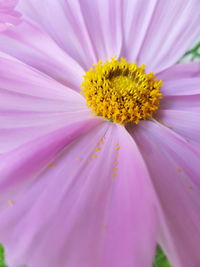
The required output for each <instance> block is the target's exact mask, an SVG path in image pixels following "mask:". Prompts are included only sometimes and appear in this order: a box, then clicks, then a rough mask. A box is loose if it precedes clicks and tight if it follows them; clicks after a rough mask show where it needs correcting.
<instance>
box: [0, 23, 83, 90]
mask: <svg viewBox="0 0 200 267" xmlns="http://www.w3.org/2000/svg"><path fill="white" fill-rule="evenodd" d="M0 50H1V51H3V52H5V53H7V54H9V55H11V56H13V57H16V58H18V59H19V60H21V61H23V62H24V63H26V64H28V65H30V66H33V67H34V68H36V69H38V70H39V71H41V72H43V73H46V74H48V75H49V76H50V77H52V78H54V79H56V80H57V81H59V82H61V83H63V84H64V85H67V86H68V87H70V88H72V89H74V90H76V91H80V84H81V82H82V79H83V78H82V76H83V74H84V70H83V69H82V68H81V66H80V65H79V64H78V63H77V62H76V61H75V60H73V59H72V58H71V57H70V56H69V55H67V54H66V53H65V52H64V51H63V50H62V49H61V48H59V46H57V44H56V43H55V42H54V41H53V40H52V39H51V38H50V37H49V36H48V35H47V34H46V33H45V32H43V31H42V30H40V29H39V28H38V27H37V26H35V25H33V24H32V23H30V22H27V21H23V22H22V23H21V24H20V25H19V26H18V27H15V28H11V29H9V31H6V32H5V33H4V34H2V35H1V36H0Z"/></svg>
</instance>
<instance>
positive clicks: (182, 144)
mask: <svg viewBox="0 0 200 267" xmlns="http://www.w3.org/2000/svg"><path fill="white" fill-rule="evenodd" d="M4 3H5V2H4ZM18 10H19V11H20V12H21V13H23V15H24V17H27V19H24V21H23V22H22V23H21V24H20V25H18V27H11V28H10V29H9V30H7V31H5V32H4V33H3V34H1V36H0V51H1V52H0V125H1V129H0V153H1V154H0V159H1V160H0V200H1V202H0V209H1V213H0V243H2V244H4V245H5V248H6V252H7V261H8V263H7V264H8V265H9V267H16V266H20V265H23V264H25V265H27V266H28V267H148V266H151V264H152V261H153V257H154V253H155V247H156V244H157V243H159V244H160V245H161V246H162V248H163V249H164V251H165V253H166V254H167V256H168V257H169V259H170V261H171V263H172V265H173V266H174V267H197V266H200V253H199V244H200V195H199V190H200V179H199V177H200V168H199V162H200V161H199V160H200V152H199V148H200V115H199V111H200V63H199V62H195V63H187V64H178V65H175V63H176V62H177V61H178V60H179V59H180V57H181V56H182V55H183V54H184V53H185V52H186V51H187V50H188V49H189V48H190V47H191V46H192V44H193V43H194V42H195V40H196V39H197V37H198V36H199V34H200V9H199V0H190V1H188V0H177V1H164V0H163V1H162V0H159V1H156V0H155V1H154V0H152V1H145V0H143V1H142V0H138V1H136V0H135V1H131V0H93V1H91V0H82V1H78V0H73V1H67V0H55V1H50V0H42V1H39V0H21V1H20V3H19V6H18ZM1 12H2V11H1ZM0 14H1V13H0ZM113 56H116V57H117V58H118V59H119V58H121V57H125V58H126V60H127V61H128V62H131V63H132V62H134V61H136V62H137V63H138V65H141V64H143V63H144V64H146V69H147V72H149V71H153V72H154V73H155V74H156V75H157V79H160V80H162V81H164V86H162V87H161V89H160V90H161V93H162V95H163V98H162V100H161V104H160V106H159V108H158V111H157V112H156V113H154V114H153V117H152V118H151V119H148V120H142V121H140V122H139V123H138V124H135V123H128V124H126V125H120V124H118V123H112V122H110V121H109V120H104V119H102V118H101V116H95V115H94V116H92V117H91V116H90V114H91V110H90V109H88V108H87V107H86V100H85V98H84V96H83V95H81V94H80V93H79V92H80V90H81V89H80V85H81V83H82V82H83V75H84V74H85V73H86V72H87V71H88V69H89V68H91V67H92V65H93V64H97V62H98V61H99V60H103V61H105V60H110V58H111V57H113ZM128 73H129V72H128ZM112 77H114V78H116V77H115V75H114V76H112ZM126 78H127V77H125V79H126ZM144 79H145V78H144ZM125 82H126V81H124V83H122V84H123V86H124V84H125ZM128 82H129V81H128ZM97 94H98V92H97ZM144 97H145V94H144ZM128 104H129V103H128Z"/></svg>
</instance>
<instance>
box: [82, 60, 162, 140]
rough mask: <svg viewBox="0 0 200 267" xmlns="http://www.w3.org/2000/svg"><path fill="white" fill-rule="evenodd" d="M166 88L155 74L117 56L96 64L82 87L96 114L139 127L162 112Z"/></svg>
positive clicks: (87, 73) (88, 104) (88, 73)
mask: <svg viewBox="0 0 200 267" xmlns="http://www.w3.org/2000/svg"><path fill="white" fill-rule="evenodd" d="M162 85H163V82H162V81H161V80H157V79H156V77H155V75H154V74H153V73H152V72H151V73H146V72H145V65H141V66H138V65H137V64H136V63H129V62H127V61H126V59H125V58H121V59H120V60H117V59H116V58H115V57H114V58H111V60H110V61H105V62H102V61H99V62H98V63H97V64H94V65H93V66H92V68H91V69H90V70H88V71H87V72H86V73H85V75H84V81H83V83H82V84H81V88H82V93H83V95H84V96H85V98H86V101H87V106H88V108H90V109H91V110H92V112H93V114H95V115H97V116H101V117H103V119H106V120H109V121H111V122H114V123H119V124H125V123H128V122H133V123H136V124H137V123H139V122H140V120H145V119H148V118H150V117H152V115H153V113H154V112H155V111H156V110H157V109H158V107H159V105H160V99H161V98H162V94H161V92H160V88H161V86H162ZM102 140H104V139H103V138H102Z"/></svg>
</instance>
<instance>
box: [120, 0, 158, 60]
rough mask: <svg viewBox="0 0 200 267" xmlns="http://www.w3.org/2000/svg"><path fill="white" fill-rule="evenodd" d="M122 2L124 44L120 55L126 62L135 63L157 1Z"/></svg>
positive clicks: (127, 0) (128, 0)
mask: <svg viewBox="0 0 200 267" xmlns="http://www.w3.org/2000/svg"><path fill="white" fill-rule="evenodd" d="M123 2H124V5H123V32H124V40H123V41H124V43H123V50H122V55H123V56H124V57H126V58H127V59H128V61H130V62H135V61H136V60H137V56H138V53H139V51H140V49H141V46H142V44H143V41H144V39H145V35H146V32H147V29H148V27H149V24H150V22H151V19H152V16H153V12H154V9H155V7H156V3H157V0H153V1H146V2H144V1H130V0H125V1H123ZM144 6H145V7H144ZM143 63H146V61H145V62H143Z"/></svg>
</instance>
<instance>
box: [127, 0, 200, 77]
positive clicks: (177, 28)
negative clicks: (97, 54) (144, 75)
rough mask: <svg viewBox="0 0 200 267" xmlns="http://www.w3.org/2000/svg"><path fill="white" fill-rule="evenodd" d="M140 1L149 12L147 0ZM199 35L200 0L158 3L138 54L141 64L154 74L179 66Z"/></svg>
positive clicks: (163, 1) (162, 1)
mask: <svg viewBox="0 0 200 267" xmlns="http://www.w3.org/2000/svg"><path fill="white" fill-rule="evenodd" d="M133 2H134V1H133ZM140 2H141V3H142V4H143V7H144V9H145V8H146V7H145V6H146V1H140ZM150 2H153V4H154V3H155V1H150ZM133 13H134V10H133ZM136 14H137V13H136ZM199 35H200V8H199V1H198V0H189V1H188V0H177V1H165V0H157V1H156V5H154V11H153V12H152V16H151V18H150V21H148V27H147V30H146V33H145V36H144V39H143V43H142V45H141V48H140V51H139V53H138V55H137V62H138V63H139V64H146V65H147V69H148V70H150V71H154V72H159V71H161V70H164V69H166V68H168V67H170V66H172V65H174V64H176V62H177V61H178V60H179V59H180V58H181V57H182V56H183V55H184V54H185V52H186V51H187V50H188V49H190V48H191V46H192V45H193V44H194V42H195V41H197V39H198V38H199ZM136 40H137V37H136ZM129 51H131V49H130V50H129Z"/></svg>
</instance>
